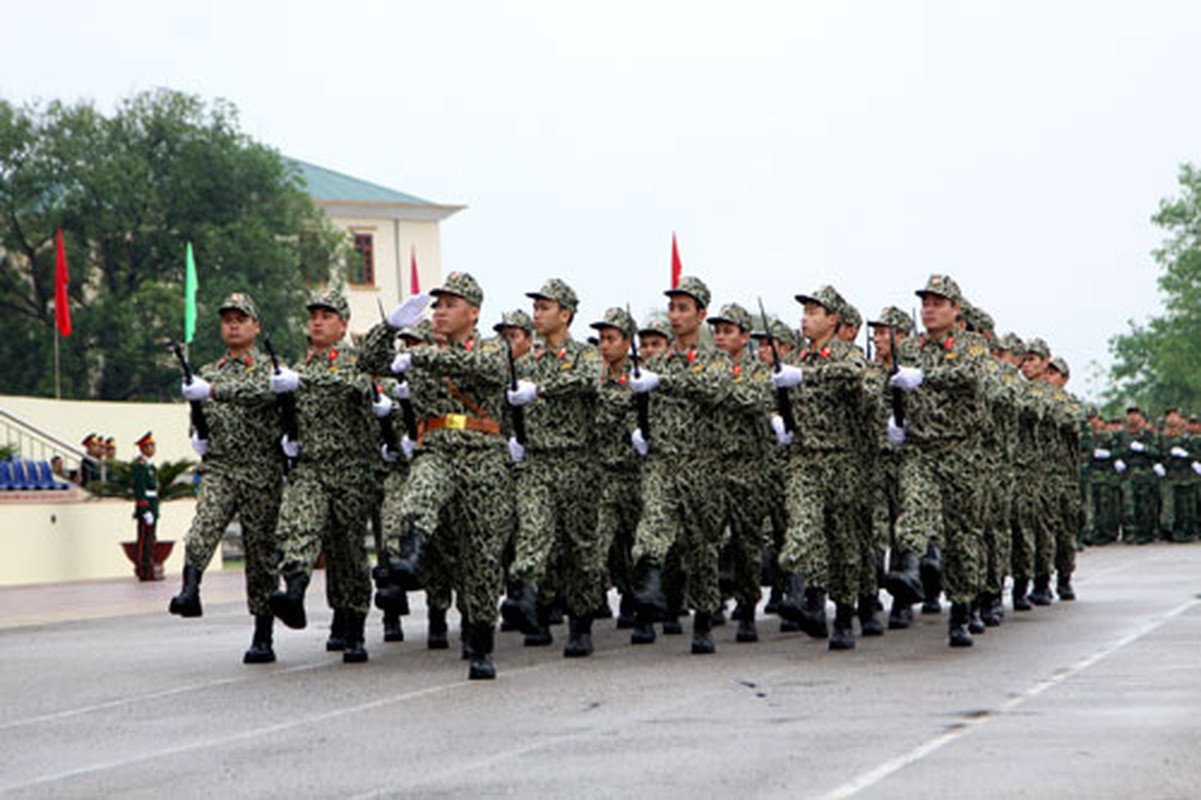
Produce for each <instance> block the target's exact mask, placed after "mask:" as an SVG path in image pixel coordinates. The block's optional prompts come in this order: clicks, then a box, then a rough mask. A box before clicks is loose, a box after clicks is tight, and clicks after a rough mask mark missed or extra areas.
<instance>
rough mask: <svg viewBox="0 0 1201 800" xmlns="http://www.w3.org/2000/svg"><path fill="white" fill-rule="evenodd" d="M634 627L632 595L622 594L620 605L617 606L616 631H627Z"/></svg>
mask: <svg viewBox="0 0 1201 800" xmlns="http://www.w3.org/2000/svg"><path fill="white" fill-rule="evenodd" d="M632 627H634V595H632V594H623V595H622V596H621V603H620V604H619V605H618V606H617V630H619V631H623V630H629V629H630V628H632Z"/></svg>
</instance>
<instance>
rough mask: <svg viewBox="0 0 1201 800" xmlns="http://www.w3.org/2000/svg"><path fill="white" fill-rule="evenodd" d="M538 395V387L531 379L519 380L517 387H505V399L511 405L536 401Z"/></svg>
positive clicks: (518, 405)
mask: <svg viewBox="0 0 1201 800" xmlns="http://www.w3.org/2000/svg"><path fill="white" fill-rule="evenodd" d="M537 396H538V387H537V386H536V385H535V384H533V383H531V382H530V381H517V388H516V389H505V399H506V400H508V401H509V405H511V406H514V407H517V408H519V407H521V406H525V405H529V404H530V403H532V402H534V398H535V397H537Z"/></svg>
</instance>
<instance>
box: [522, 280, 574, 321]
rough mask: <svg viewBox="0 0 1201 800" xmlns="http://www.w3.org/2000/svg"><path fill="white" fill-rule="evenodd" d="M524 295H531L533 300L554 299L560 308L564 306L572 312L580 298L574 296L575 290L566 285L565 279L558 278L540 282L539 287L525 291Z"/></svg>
mask: <svg viewBox="0 0 1201 800" xmlns="http://www.w3.org/2000/svg"><path fill="white" fill-rule="evenodd" d="M525 296H526V297H532V298H534V299H535V300H538V299H543V300H554V301H555V302H556V303H558V304H559V306H560V307H561V308H565V309H567V310H568V311H570V312H571V313H573V314H574V313H575V310H576V308H578V307H579V304H580V299H579V298H578V297H576V295H575V290H573V289H572V288H571V287H570V286H568V285H567V283H566V281H562V280H560V279H558V278H551V279H550V280H548V281H547V282H546V283H544V284H542V288H541V289H539V290H538V291H536V292H526V293H525Z"/></svg>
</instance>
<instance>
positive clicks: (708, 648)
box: [692, 610, 717, 656]
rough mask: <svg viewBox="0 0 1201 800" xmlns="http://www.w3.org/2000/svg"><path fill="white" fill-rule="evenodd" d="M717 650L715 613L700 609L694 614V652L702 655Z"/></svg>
mask: <svg viewBox="0 0 1201 800" xmlns="http://www.w3.org/2000/svg"><path fill="white" fill-rule="evenodd" d="M716 650H717V648H716V647H714V646H713V615H712V614H710V613H709V612H707V611H700V610H698V611H697V612H696V613H695V614H693V615H692V654H693V655H694V656H701V655H707V654H709V653H712V652H715V651H716Z"/></svg>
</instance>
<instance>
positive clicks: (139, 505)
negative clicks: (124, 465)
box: [133, 431, 161, 581]
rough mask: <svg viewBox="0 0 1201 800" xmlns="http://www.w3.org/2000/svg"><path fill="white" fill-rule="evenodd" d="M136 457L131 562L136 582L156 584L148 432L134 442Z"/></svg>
mask: <svg viewBox="0 0 1201 800" xmlns="http://www.w3.org/2000/svg"><path fill="white" fill-rule="evenodd" d="M136 444H137V446H138V450H139V453H138V456H137V458H135V459H134V460H133V502H134V506H133V518H134V519H135V520H137V524H138V533H137V542H136V544H135V548H134V561H135V566H136V572H137V575H138V579H139V580H143V581H156V580H161V576H159V575H156V574H155V569H154V544H155V535H154V534H155V528H157V527H158V468H157V467H156V466H154V461H153V459H154V436H153V435H152V434H151V433H150V431H146V433H144V434H142V438H141V439H138V441H137V442H136Z"/></svg>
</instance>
